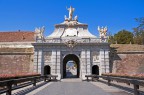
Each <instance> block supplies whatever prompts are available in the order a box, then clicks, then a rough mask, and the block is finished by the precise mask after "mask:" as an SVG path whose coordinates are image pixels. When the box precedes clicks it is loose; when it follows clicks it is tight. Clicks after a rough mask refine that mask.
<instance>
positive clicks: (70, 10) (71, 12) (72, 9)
mask: <svg viewBox="0 0 144 95" xmlns="http://www.w3.org/2000/svg"><path fill="white" fill-rule="evenodd" d="M67 10H68V11H69V20H72V15H73V12H74V10H75V9H74V8H72V7H71V6H70V8H67Z"/></svg>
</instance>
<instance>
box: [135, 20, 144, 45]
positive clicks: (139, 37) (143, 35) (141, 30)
mask: <svg viewBox="0 0 144 95" xmlns="http://www.w3.org/2000/svg"><path fill="white" fill-rule="evenodd" d="M135 20H136V22H137V23H138V24H139V25H138V27H136V28H134V33H133V34H134V43H135V44H144V17H142V18H136V19H135Z"/></svg>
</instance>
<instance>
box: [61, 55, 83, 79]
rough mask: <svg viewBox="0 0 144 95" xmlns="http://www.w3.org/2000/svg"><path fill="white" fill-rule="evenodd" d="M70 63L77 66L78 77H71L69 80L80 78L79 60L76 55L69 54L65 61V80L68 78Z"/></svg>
mask: <svg viewBox="0 0 144 95" xmlns="http://www.w3.org/2000/svg"><path fill="white" fill-rule="evenodd" d="M69 61H73V62H74V63H75V64H76V69H77V70H76V71H77V72H76V76H75V77H69V78H79V74H80V65H79V62H80V61H79V58H78V57H77V56H76V55H74V54H68V55H66V56H65V57H64V59H63V78H67V74H68V73H67V64H68V62H69Z"/></svg>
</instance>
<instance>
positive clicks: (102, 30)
mask: <svg viewBox="0 0 144 95" xmlns="http://www.w3.org/2000/svg"><path fill="white" fill-rule="evenodd" d="M107 30H108V29H107V27H101V28H100V27H99V26H98V31H99V32H100V37H101V38H106V34H107Z"/></svg>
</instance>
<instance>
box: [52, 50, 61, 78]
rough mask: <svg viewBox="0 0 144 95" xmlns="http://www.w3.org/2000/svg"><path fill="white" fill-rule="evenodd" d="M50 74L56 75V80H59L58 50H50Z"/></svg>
mask: <svg viewBox="0 0 144 95" xmlns="http://www.w3.org/2000/svg"><path fill="white" fill-rule="evenodd" d="M51 72H52V74H53V75H58V78H57V79H58V80H60V79H61V74H60V50H52V68H51Z"/></svg>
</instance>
